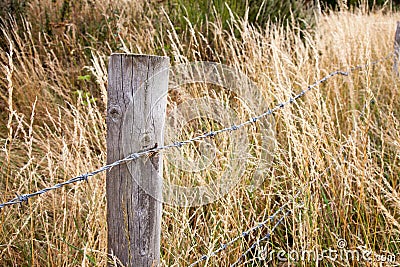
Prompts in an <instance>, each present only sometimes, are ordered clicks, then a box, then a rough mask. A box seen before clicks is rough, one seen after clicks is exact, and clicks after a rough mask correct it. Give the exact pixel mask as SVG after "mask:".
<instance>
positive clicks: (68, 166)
mask: <svg viewBox="0 0 400 267" xmlns="http://www.w3.org/2000/svg"><path fill="white" fill-rule="evenodd" d="M61 2H62V1H55V4H54V3H52V2H51V1H50V0H46V1H38V0H35V1H31V4H30V5H29V6H28V7H27V8H28V13H27V14H28V15H27V16H26V17H25V18H23V19H21V18H17V19H19V20H20V21H22V23H21V22H20V23H17V22H14V23H11V24H9V25H8V26H7V27H4V28H3V29H2V32H3V36H4V39H3V41H2V44H3V46H2V47H3V48H1V49H2V51H1V53H0V73H1V74H0V77H1V79H0V89H1V90H0V109H1V113H0V119H1V124H0V143H1V150H0V175H1V179H0V192H1V193H0V202H5V201H7V200H9V199H11V198H14V197H15V194H16V193H19V194H24V193H28V192H33V191H37V190H39V189H42V188H44V187H49V186H52V185H54V184H56V183H58V182H61V181H64V180H67V179H69V178H71V177H73V176H76V175H78V174H81V173H85V172H88V171H91V170H94V169H96V168H98V167H100V166H102V165H104V164H105V163H106V143H105V139H106V124H105V117H106V115H105V114H106V110H105V107H106V103H107V62H108V57H109V56H110V54H111V53H112V52H134V53H145V54H156V55H168V56H171V64H177V63H181V62H189V61H194V60H209V61H216V62H221V63H223V64H226V65H227V66H230V67H232V68H234V69H237V70H240V71H241V72H243V73H245V74H246V75H247V76H248V77H250V78H251V79H252V80H253V81H254V82H255V83H256V84H257V86H258V88H261V90H262V92H261V93H262V95H263V96H264V97H265V98H266V99H267V100H268V102H269V105H268V106H265V110H266V109H267V108H268V107H269V108H272V107H274V105H276V104H278V103H280V102H283V101H286V100H287V99H288V98H289V97H291V96H292V95H293V94H294V93H298V92H300V91H301V90H302V89H305V88H307V86H308V85H309V84H312V83H313V82H314V81H316V80H318V79H320V78H322V77H324V76H325V75H327V74H328V73H329V72H331V71H335V70H339V69H343V70H346V69H348V68H349V67H351V66H355V65H358V64H364V63H369V62H371V61H373V60H375V59H380V58H383V57H385V56H387V55H388V54H389V53H390V52H393V41H394V33H395V29H396V20H399V17H400V16H399V15H400V14H399V13H391V12H383V11H376V12H371V13H369V12H364V11H362V10H354V11H352V12H350V11H346V10H344V11H338V12H331V13H329V14H319V13H316V14H315V16H316V20H315V21H316V22H315V27H314V28H313V29H311V28H310V29H309V30H307V31H301V30H299V29H298V28H296V26H293V25H292V26H291V25H289V26H287V27H286V30H284V28H283V27H281V26H276V25H274V24H272V23H271V24H270V25H267V26H266V27H265V28H264V29H259V28H256V27H253V26H251V25H249V24H248V23H247V22H246V20H245V19H243V20H238V19H234V18H232V20H231V21H230V25H231V30H230V31H223V29H222V26H221V25H222V24H221V22H218V21H216V22H215V23H209V24H207V25H206V26H205V27H203V30H204V32H197V31H196V30H195V29H194V28H190V27H188V28H187V29H186V30H184V31H181V32H179V34H178V33H177V32H176V31H175V27H174V25H172V23H170V21H169V19H168V15H167V14H166V13H163V12H160V13H157V12H155V11H154V12H151V11H147V12H148V13H147V14H150V15H149V16H148V17H143V16H141V10H142V9H144V8H145V6H144V5H142V4H140V3H136V4H135V3H128V2H126V1H122V2H121V3H120V6H119V8H118V12H113V11H112V10H110V9H111V6H112V1H111V0H96V1H94V2H95V4H93V1H81V6H79V7H78V6H76V7H75V9H73V10H72V11H71V12H72V15H71V16H70V17H71V19H70V20H69V21H68V22H66V23H64V24H54V23H53V24H52V23H47V26H46V27H48V28H47V30H49V29H51V34H50V33H49V32H47V33H46V32H45V31H44V30H43V29H42V28H41V26H40V25H45V24H46V21H45V20H46V19H45V15H44V10H46V14H48V15H46V16H48V18H49V21H50V22H51V19H52V16H55V15H54V14H55V13H52V9H51V6H52V5H58V6H57V8H60V5H61V4H60V3H61ZM82 3H83V4H82ZM114 4H115V3H114ZM57 8H54V9H57ZM87 20H92V21H95V22H99V31H102V30H104V29H107V27H109V28H110V29H111V28H112V29H117V31H116V32H113V33H112V34H111V33H109V34H108V35H107V34H106V35H104V36H103V35H101V34H100V33H99V34H98V35H97V36H96V35H93V36H86V37H85V39H84V42H82V41H80V40H81V39H79V38H81V37H80V36H79V34H80V33H79V30H78V28H79V27H80V25H81V24H82V23H84V22H85V21H87ZM155 21H158V22H157V23H155ZM100 22H101V24H100ZM189 25H190V23H189ZM103 27H104V28H103ZM94 32H95V31H94ZM104 32H106V33H107V32H108V31H104ZM160 33H163V34H160ZM100 37H101V38H100ZM114 46H117V47H118V51H115V49H113V48H112V47H114ZM85 75H86V76H85ZM398 84H399V78H398V77H396V76H395V75H394V73H393V61H392V59H390V60H387V61H384V62H383V63H380V64H377V65H374V66H371V67H367V68H365V69H362V70H360V71H356V72H354V73H353V74H351V75H349V76H335V77H333V78H331V79H329V80H328V81H327V82H326V83H324V84H322V85H321V86H319V87H318V88H317V89H315V90H312V91H310V92H309V93H307V94H306V95H305V96H304V98H302V99H301V100H299V101H297V102H295V103H294V104H293V105H291V106H288V107H286V108H284V109H282V110H280V111H279V112H277V113H276V114H275V115H274V120H275V124H276V134H275V138H276V148H275V150H274V153H273V158H272V163H271V165H270V166H268V167H266V168H265V169H263V170H262V175H263V177H264V182H263V183H262V185H260V186H259V188H256V189H255V190H253V191H252V190H249V188H248V186H247V185H248V182H249V180H250V179H251V177H252V175H253V172H254V169H255V167H254V165H255V164H256V163H257V162H258V163H259V164H262V160H261V161H260V160H259V159H257V158H256V157H255V156H254V155H253V156H251V157H249V163H248V166H249V167H248V169H246V171H245V172H244V174H243V176H242V177H241V179H240V181H241V182H240V183H239V184H238V185H237V186H236V187H234V189H233V190H232V191H231V192H230V193H229V194H227V195H226V196H225V197H224V198H222V199H220V200H219V201H217V202H215V203H211V204H208V205H205V206H201V207H192V208H183V207H173V206H168V205H164V207H163V209H164V210H163V218H162V239H161V262H162V266H188V265H190V263H192V262H194V261H196V260H197V259H198V258H200V257H201V256H202V255H203V254H207V253H209V252H211V251H213V250H215V249H217V248H218V247H219V246H220V244H221V243H226V242H228V241H229V240H230V239H232V238H234V237H236V236H237V235H240V234H241V233H242V232H243V231H245V230H247V229H248V228H250V227H252V226H254V225H257V223H259V222H261V221H263V220H265V219H266V218H267V217H268V216H270V215H272V214H273V213H274V212H275V211H277V210H278V209H279V207H281V206H282V205H284V204H285V203H287V202H288V205H287V206H286V207H285V209H284V210H285V211H286V210H292V213H291V214H289V215H287V216H286V217H285V218H284V220H283V222H282V224H280V225H279V226H278V227H277V228H276V229H275V231H274V232H273V234H272V236H271V239H270V240H269V243H268V246H269V247H270V248H271V249H274V250H281V249H282V250H285V251H291V250H297V251H301V250H323V249H328V248H332V249H335V248H336V244H337V241H338V240H339V239H345V240H346V241H347V247H348V248H349V249H359V250H360V251H362V250H368V251H372V252H373V254H375V255H386V254H388V253H389V254H395V255H397V257H396V261H397V264H399V262H400V254H399V248H400V193H399V189H400V181H399V175H400V104H399V103H400V94H399V86H398ZM170 101H174V99H173V98H170ZM249 108H250V110H263V109H264V108H260V107H259V106H257V107H249ZM243 112H245V111H243ZM242 115H243V117H247V116H245V115H246V114H242ZM250 129H252V128H250ZM207 130H212V129H207ZM262 149H263V148H262V147H257V148H256V150H259V151H261V150H262ZM168 153H173V151H170V152H168ZM260 162H261V163H260ZM252 163H254V164H252ZM168 164H170V163H169V162H165V166H166V167H165V173H164V176H165V178H166V179H168V177H170V176H173V175H174V174H173V173H170V172H168V171H167V170H171V168H169V167H168V166H169V165H168ZM215 168H217V167H215ZM215 168H214V169H212V171H213V176H215V178H218V175H219V173H218V169H215ZM210 171H211V170H210ZM171 172H172V171H171ZM206 172H207V171H206ZM182 175H184V174H182ZM204 175H207V173H205V174H204ZM300 188H303V190H302V191H301V193H300V194H299V195H298V197H297V198H295V197H294V196H295V195H296V193H297V192H298V190H299V189H300ZM281 215H283V213H280V214H279V217H280V216H281ZM268 227H270V228H271V227H273V223H271V224H269V225H268ZM268 227H267V228H268ZM267 228H263V229H262V230H260V231H256V232H255V233H254V234H253V235H251V236H249V237H247V238H244V239H240V240H239V241H238V242H236V243H235V244H233V245H232V246H230V247H229V248H228V249H227V250H226V251H224V252H222V253H220V254H219V255H218V256H216V257H212V258H211V259H209V260H207V261H204V262H202V263H201V264H200V265H199V266H229V264H232V263H233V262H234V261H235V260H236V259H237V258H238V257H239V256H240V255H241V253H243V252H244V251H245V250H247V249H248V248H249V247H250V246H251V244H252V243H253V242H254V241H256V240H257V239H258V238H260V237H262V236H264V235H265V234H266V233H267V232H268V229H267ZM106 233H107V225H106V195H105V174H104V173H103V174H100V175H97V176H95V177H93V178H91V179H90V180H89V183H78V184H74V185H71V186H66V187H63V188H61V189H58V190H55V191H52V192H50V193H47V194H46V195H43V196H38V197H35V198H32V199H30V200H29V202H28V204H24V205H22V206H20V205H15V206H12V207H6V208H4V209H2V210H1V212H0V265H1V266H106V263H107V261H108V260H109V261H111V262H113V261H114V262H116V261H117V259H115V258H113V257H112V256H110V255H107V236H106ZM261 245H262V246H266V244H264V243H262V244H261ZM255 256H256V255H253V256H250V257H248V258H247V259H246V261H244V262H242V263H241V266H266V265H267V264H269V265H270V266H281V265H282V266H392V265H393V266H394V265H395V264H394V263H383V265H380V264H379V263H378V262H365V261H364V262H363V261H359V262H357V261H346V260H340V259H336V260H335V259H324V260H323V261H321V262H319V263H316V262H312V261H311V262H306V261H303V262H297V263H290V264H288V263H279V262H278V260H277V259H273V260H271V261H260V260H257V258H256V257H255Z"/></svg>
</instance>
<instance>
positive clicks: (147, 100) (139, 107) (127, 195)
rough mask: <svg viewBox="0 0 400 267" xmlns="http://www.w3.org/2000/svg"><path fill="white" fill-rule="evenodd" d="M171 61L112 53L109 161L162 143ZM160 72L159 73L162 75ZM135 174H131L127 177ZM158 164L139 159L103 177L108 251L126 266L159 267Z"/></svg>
mask: <svg viewBox="0 0 400 267" xmlns="http://www.w3.org/2000/svg"><path fill="white" fill-rule="evenodd" d="M168 67H169V58H168V57H159V56H147V55H132V54H113V55H111V57H110V63H109V74H108V75H109V76H108V104H107V162H108V163H111V162H113V161H115V160H118V159H121V158H123V157H125V156H127V153H133V152H137V151H140V150H143V149H146V148H149V147H152V146H154V144H156V143H157V144H163V130H164V119H165V109H166V97H162V96H166V93H167V90H168ZM160 71H161V72H160ZM131 174H133V175H131ZM161 177H162V160H161V157H160V156H159V155H155V156H152V157H150V158H140V159H137V160H135V161H133V162H131V163H129V164H122V165H120V166H117V167H114V168H112V169H111V170H110V171H109V172H108V173H107V184H106V192H107V225H108V253H109V254H112V255H115V256H116V257H117V258H118V259H119V260H120V261H121V263H122V264H123V265H124V266H133V267H144V266H146V267H147V266H149V267H150V266H158V265H159V259H160V236H161V212H162V204H161V202H160V201H158V200H156V199H155V198H153V197H152V196H150V195H149V194H148V193H147V192H146V191H145V190H144V188H143V186H140V185H143V184H145V185H147V186H146V187H147V188H150V189H151V190H155V192H151V195H153V196H161V190H162V188H161V187H162V179H161Z"/></svg>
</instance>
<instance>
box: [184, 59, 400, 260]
mask: <svg viewBox="0 0 400 267" xmlns="http://www.w3.org/2000/svg"><path fill="white" fill-rule="evenodd" d="M392 56H393V53H389V54H388V55H387V56H386V57H384V58H381V59H379V60H376V61H373V62H371V63H369V64H364V65H358V66H355V67H352V68H350V71H349V72H353V71H356V70H360V69H362V68H363V67H364V68H366V67H368V66H370V65H376V64H378V63H380V62H383V61H386V60H388V59H390V58H391V57H392ZM344 73H346V72H344ZM347 74H348V72H347ZM328 76H329V75H328ZM328 76H326V77H328ZM326 77H324V78H326ZM324 78H323V79H324ZM314 84H315V83H314ZM307 89H308V88H307ZM307 89H306V90H307ZM371 103H373V102H372V101H371ZM367 105H368V103H366V104H365V105H364V106H363V108H362V111H361V113H360V115H359V116H358V118H362V117H363V116H364V115H365V112H366V109H367ZM348 142H349V140H347V141H346V142H345V143H344V144H342V145H341V148H340V150H339V152H338V154H341V153H342V152H343V150H344V148H345V146H346V144H347V143H348ZM332 165H333V163H331V164H330V165H329V166H328V167H327V168H325V170H324V171H323V172H322V173H320V174H319V176H321V175H322V174H324V173H326V172H327V171H328V170H329V169H330V168H331V167H332ZM316 180H317V178H315V179H313V180H311V181H309V182H307V183H306V184H304V185H303V186H302V187H301V188H300V189H299V190H298V191H297V193H296V195H295V196H294V197H293V199H292V200H289V201H287V202H286V203H285V204H283V205H282V206H281V207H280V208H279V209H278V210H277V211H276V212H275V213H274V214H273V215H271V216H270V217H268V219H267V220H265V221H263V222H261V223H259V224H258V225H256V226H254V227H252V228H250V229H249V230H247V231H245V232H243V233H242V234H241V235H238V236H236V237H235V238H233V239H232V240H230V241H229V242H227V243H226V244H221V246H220V248H218V249H217V250H215V251H213V252H211V253H210V254H208V255H202V256H201V257H200V258H199V259H198V260H197V261H195V262H193V263H192V264H190V265H189V267H193V266H195V265H197V264H199V263H200V262H202V261H204V260H207V259H209V258H211V257H213V256H216V255H217V254H218V253H219V252H221V251H223V250H225V249H226V248H227V247H228V246H230V245H232V244H233V243H235V242H236V241H237V240H239V239H241V238H243V237H245V236H248V235H249V234H250V233H252V232H254V231H255V230H257V229H261V228H262V227H264V226H265V225H267V223H268V222H270V221H272V220H273V219H274V218H275V217H276V215H277V214H278V213H279V212H281V211H282V210H283V208H285V207H286V206H288V205H289V204H290V203H291V202H292V201H295V200H296V199H297V198H298V197H299V195H300V194H301V193H302V192H303V191H304V189H305V188H306V187H307V186H310V185H312V184H313V183H314V182H315V181H316ZM290 213H292V211H291V210H289V211H287V212H286V213H285V214H284V215H283V216H282V217H281V218H280V219H279V220H278V221H277V222H276V224H275V225H274V226H273V227H272V228H271V231H270V232H268V233H267V234H266V235H265V236H264V237H262V238H260V239H258V240H257V241H255V242H254V243H253V244H252V245H251V247H250V248H249V249H247V250H246V251H245V252H244V253H242V254H241V255H240V256H239V258H238V259H237V260H236V261H235V262H234V263H233V264H231V265H230V267H234V266H236V265H237V264H239V263H240V262H241V260H242V259H243V258H244V257H245V256H246V255H247V254H248V253H250V252H251V251H252V250H253V249H254V248H255V247H256V246H257V245H259V244H260V243H261V242H263V241H268V240H269V239H270V238H271V236H272V234H273V233H274V231H275V229H276V228H277V227H278V226H279V225H280V224H281V223H282V222H283V220H284V218H285V217H286V216H288V215H289V214H290Z"/></svg>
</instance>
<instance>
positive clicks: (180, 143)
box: [0, 52, 393, 210]
mask: <svg viewBox="0 0 400 267" xmlns="http://www.w3.org/2000/svg"><path fill="white" fill-rule="evenodd" d="M392 55H393V52H391V53H389V55H387V56H386V57H384V58H381V59H379V60H376V61H373V62H370V63H367V64H364V65H358V66H355V67H353V68H350V70H349V72H353V71H355V70H360V69H362V68H366V67H368V66H371V65H375V64H378V63H380V62H382V61H385V60H387V59H389V58H391V57H392ZM349 72H344V71H334V72H331V73H329V74H328V75H327V76H325V77H323V78H322V79H320V80H318V81H316V82H314V83H313V84H311V85H309V86H308V87H307V88H306V89H304V90H302V91H301V92H300V93H299V94H297V95H296V96H294V97H293V99H294V100H295V101H296V100H297V99H299V98H301V97H302V96H304V95H305V94H306V93H307V92H308V91H310V90H312V89H313V88H315V87H317V86H318V85H319V84H321V83H323V82H325V81H327V80H328V79H330V78H332V77H334V76H336V75H345V76H347V75H348V73H349ZM295 101H292V98H289V100H287V101H286V102H282V103H280V104H278V105H276V106H275V107H274V108H272V109H268V111H266V112H264V113H262V114H260V115H258V116H256V117H253V118H250V119H249V120H247V121H244V122H242V123H240V124H237V125H233V126H230V127H227V128H223V129H220V130H216V131H210V132H208V133H204V134H202V135H198V136H196V137H193V138H191V139H187V140H184V141H175V142H173V143H171V144H168V145H164V146H159V147H154V148H151V149H147V150H144V151H141V152H136V153H132V154H130V155H128V156H126V157H125V158H123V159H120V160H117V161H115V162H113V163H110V164H108V165H105V166H103V167H101V168H99V169H97V170H95V171H92V172H89V173H86V174H82V175H79V176H76V177H74V178H71V179H69V180H67V181H65V182H62V183H58V184H56V185H53V186H51V187H48V188H44V189H41V190H39V191H36V192H34V193H29V194H21V195H20V196H17V197H15V198H13V199H11V200H9V201H7V202H4V203H1V204H0V210H1V209H3V208H4V207H6V206H10V205H15V204H19V203H22V202H26V201H28V199H30V198H32V197H34V196H37V195H42V194H44V193H47V192H49V191H52V190H55V189H58V188H60V187H63V186H65V185H69V184H73V183H76V182H82V181H88V179H89V177H93V176H95V175H97V174H99V173H101V172H104V171H107V170H110V169H112V168H113V167H115V166H118V165H121V164H123V163H128V162H130V161H133V160H136V159H138V158H140V157H143V156H146V155H149V154H153V153H157V152H160V151H162V150H165V149H170V148H179V147H181V146H183V145H187V144H190V143H194V142H197V141H200V140H202V139H205V138H209V137H213V136H215V135H217V134H221V133H224V132H231V131H237V130H239V129H241V128H242V127H244V126H246V125H248V124H252V123H255V122H256V121H257V120H259V119H261V118H263V117H266V116H269V115H271V114H274V113H275V112H276V111H277V110H279V109H281V108H284V107H285V106H287V105H290V104H292V103H294V102H295ZM21 196H22V197H21Z"/></svg>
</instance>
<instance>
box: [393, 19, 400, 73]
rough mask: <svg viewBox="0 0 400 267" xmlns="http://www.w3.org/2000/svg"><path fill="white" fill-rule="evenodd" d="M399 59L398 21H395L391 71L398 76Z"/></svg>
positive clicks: (399, 35)
mask: <svg viewBox="0 0 400 267" xmlns="http://www.w3.org/2000/svg"><path fill="white" fill-rule="evenodd" d="M399 60H400V21H398V22H397V28H396V33H395V36H394V62H393V71H394V73H395V74H396V75H397V76H399Z"/></svg>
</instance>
